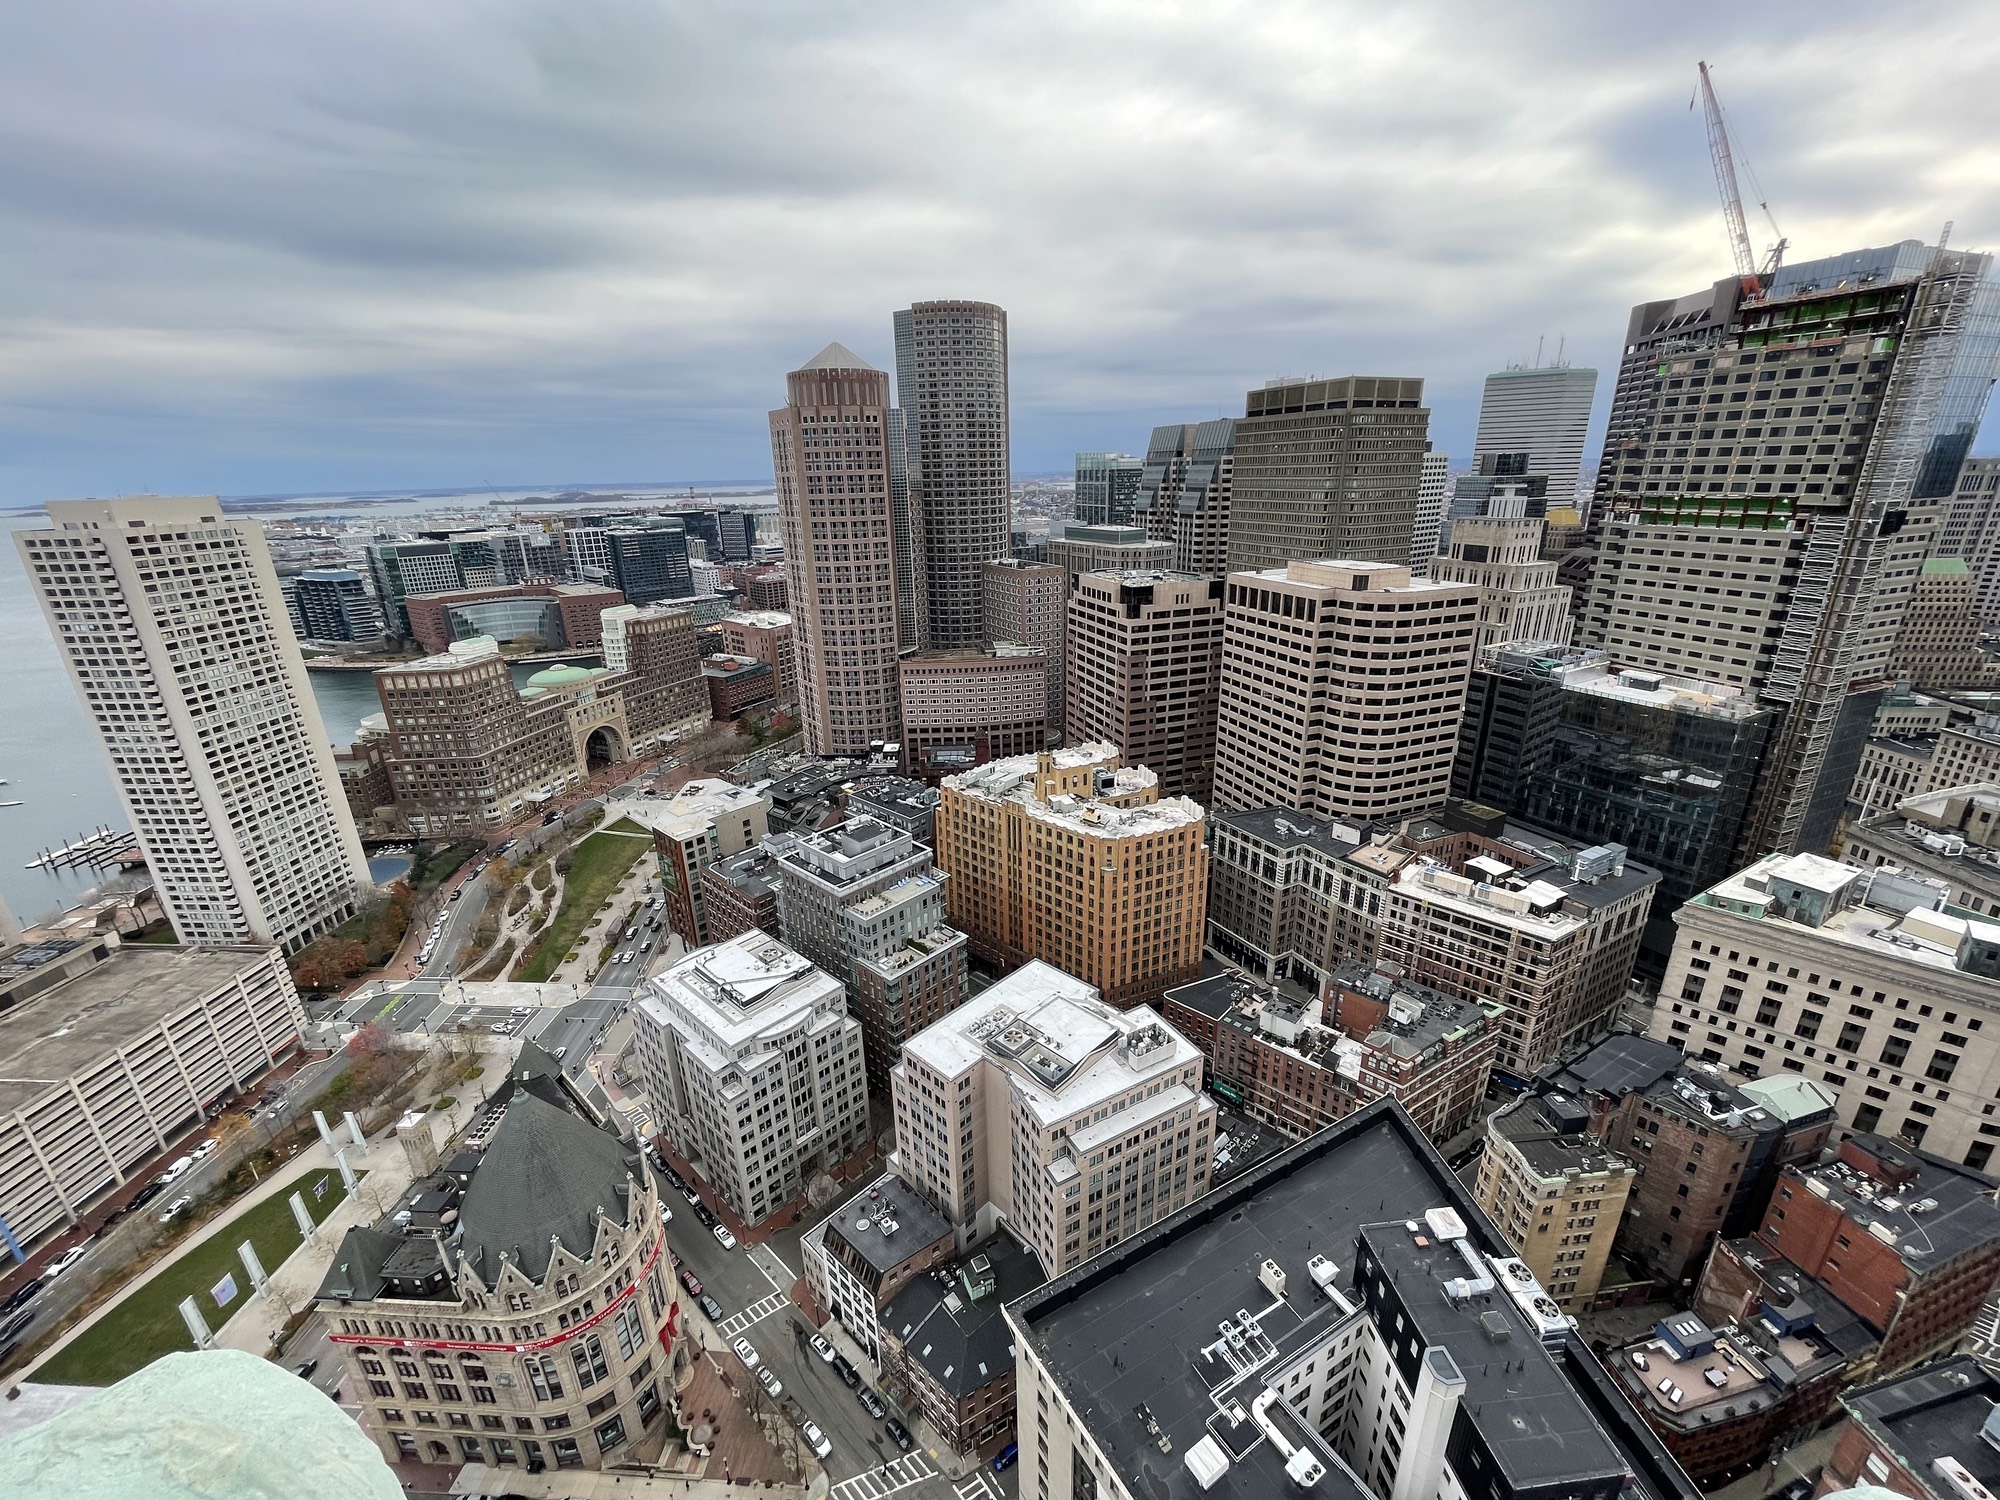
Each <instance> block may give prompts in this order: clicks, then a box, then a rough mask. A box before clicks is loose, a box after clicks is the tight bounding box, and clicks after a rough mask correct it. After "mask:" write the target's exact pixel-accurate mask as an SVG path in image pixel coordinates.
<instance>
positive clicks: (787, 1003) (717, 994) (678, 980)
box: [639, 928, 846, 1068]
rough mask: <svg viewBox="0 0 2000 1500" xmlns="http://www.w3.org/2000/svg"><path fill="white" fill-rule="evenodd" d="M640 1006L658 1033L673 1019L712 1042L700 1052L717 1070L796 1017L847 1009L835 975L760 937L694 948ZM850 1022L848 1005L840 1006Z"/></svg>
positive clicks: (658, 977)
mask: <svg viewBox="0 0 2000 1500" xmlns="http://www.w3.org/2000/svg"><path fill="white" fill-rule="evenodd" d="M639 993H640V996H641V999H640V1001H639V1005H640V1007H641V1009H643V1010H645V1011H646V1012H647V1013H648V1015H649V1016H651V1017H652V1019H653V1020H654V1021H655V1022H656V1023H657V1024H659V1025H663V1026H664V1025H669V1024H671V1021H670V1019H669V1018H670V1015H671V1014H672V1013H674V1012H678V1013H680V1014H681V1015H682V1016H683V1017H685V1018H687V1019H689V1020H691V1021H693V1022H694V1023H695V1024H696V1025H697V1026H698V1027H699V1028H700V1029H701V1030H702V1031H704V1032H706V1033H707V1035H708V1038H709V1040H708V1041H707V1042H705V1043H703V1044H701V1045H700V1047H699V1048H698V1050H700V1051H702V1052H703V1054H704V1058H705V1060H706V1061H707V1062H708V1063H709V1064H710V1065H711V1066H713V1067H717V1068H721V1067H725V1066H727V1065H728V1063H729V1062H730V1061H731V1059H732V1058H733V1056H734V1055H735V1054H736V1051H737V1049H738V1048H740V1047H743V1046H745V1045H746V1044H749V1043H753V1042H756V1041H758V1040H759V1039H760V1038H762V1037H764V1036H765V1035H766V1034H767V1033H769V1032H771V1031H773V1030H774V1029H784V1028H786V1027H788V1026H790V1025H791V1024H792V1018H794V1017H795V1016H796V1015H797V1013H798V1012H800V1011H803V1010H812V1009H820V1008H824V1007H827V1006H829V1005H830V1004H833V1003H834V1002H844V996H845V994H846V990H845V989H844V987H843V986H842V985H841V983H840V981H839V980H837V979H835V978H834V977H833V976H832V975H830V974H826V973H823V972H822V971H821V970H819V969H817V968H814V967H813V964H812V961H811V960H810V959H807V958H806V957H804V956H803V955H802V954H799V953H795V952H793V951H792V950H791V949H790V948H787V947H786V946H785V945H784V944H783V943H781V942H779V941H778V940H777V939H776V938H774V937H772V936H771V935H770V934H769V933H767V932H763V931H760V930H758V929H755V928H753V929H751V930H750V931H749V932H744V933H739V934H738V935H737V936H735V937H733V938H729V939H727V940H726V941H724V942H720V943H716V944H713V945H712V946H710V947H707V948H697V949H696V950H695V951H694V952H692V953H690V954H688V955H687V956H686V957H684V958H681V959H679V960H677V961H676V962H674V963H673V964H672V965H671V966H670V967H668V968H667V969H666V970H665V971H664V972H663V973H659V974H655V975H653V976H652V977H651V978H650V979H648V980H647V981H646V982H645V984H644V985H643V986H641V988H640V992H639ZM840 1009H841V1012H842V1014H845V1005H844V1003H842V1004H841V1005H840Z"/></svg>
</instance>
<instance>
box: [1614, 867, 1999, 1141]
mask: <svg viewBox="0 0 2000 1500" xmlns="http://www.w3.org/2000/svg"><path fill="white" fill-rule="evenodd" d="M1946 896H1947V890H1946V888H1945V887H1944V886H1943V885H1942V884H1941V883H1937V882H1933V881H1931V880H1929V879H1927V878H1925V877H1922V876H1918V875H1915V874H1911V873H1906V872H1903V871H1900V870H1898V869H1896V868H1894V867H1890V866H1881V867H1876V866H1870V867H1869V868H1867V869H1865V870H1864V869H1860V868H1857V867H1856V866H1853V865H1847V864H1837V863H1835V862H1834V861H1832V860H1830V859H1825V858H1823V857H1821V856H1819V855H1816V854H1797V855H1782V854H1774V855H1767V856H1766V857H1764V858H1763V859H1760V860H1757V861H1756V862H1755V863H1753V864H1751V865H1749V866H1748V867H1746V868H1745V869H1743V870H1741V871H1739V872H1737V873H1736V874H1734V875H1731V876H1729V877H1728V878H1727V879H1725V880H1723V881H1720V882H1718V883H1717V884H1716V885H1714V886H1711V887H1710V888H1709V889H1708V890H1705V891H1702V892H1700V893H1699V894H1697V895H1696V896H1695V897H1694V898H1693V899H1692V900H1690V901H1689V902H1688V903H1687V904H1686V905H1684V906H1683V907H1681V909H1680V910H1679V911H1678V912H1676V913H1675V915H1674V923H1675V926H1676V928H1677V929H1678V932H1677V941H1676V944H1675V947H1674V953H1673V959H1672V962H1671V963H1670V964H1669V965H1668V968H1667V974H1666V979H1665V981H1664V982H1663V984H1662V986H1661V989H1660V1002H1659V1006H1658V1008H1657V1009H1656V1010H1655V1012H1654V1017H1653V1023H1652V1026H1651V1027H1650V1030H1651V1032H1652V1034H1653V1035H1654V1036H1657V1037H1659V1038H1661V1039H1662V1040H1664V1041H1669V1042H1673V1043H1675V1044H1676V1045H1679V1046H1682V1047H1685V1048H1687V1050H1688V1051H1689V1052H1691V1053H1696V1054H1698V1055H1700V1056H1701V1057H1704V1058H1706V1059H1708V1060H1709V1061H1711V1062H1716V1063H1719V1064H1721V1065H1722V1066H1723V1067H1724V1068H1726V1069H1728V1070H1729V1071H1731V1072H1733V1073H1735V1074H1737V1075H1739V1076H1741V1077H1746V1078H1755V1077H1761V1076H1770V1077H1776V1076H1779V1075H1780V1073H1781V1072H1794V1073H1799V1074H1802V1075H1804V1076H1805V1077H1807V1078H1811V1079H1814V1080H1815V1081H1817V1082H1820V1083H1823V1084H1826V1085H1827V1086H1829V1087H1830V1088H1832V1089H1833V1090H1834V1091H1835V1092H1836V1093H1837V1094H1838V1095H1839V1096H1840V1119H1841V1123H1842V1124H1843V1125H1844V1126H1845V1127H1847V1128H1848V1129H1851V1130H1856V1131H1864V1132H1873V1131H1879V1132H1881V1133H1882V1134H1885V1135H1893V1136H1895V1137H1897V1138H1899V1139H1901V1140H1902V1141H1904V1142H1905V1143H1906V1144H1908V1145H1911V1146H1920V1147H1921V1148H1922V1149H1923V1150H1924V1151H1926V1152H1929V1153H1931V1154H1934V1155H1937V1156H1940V1157H1944V1158H1946V1159H1948V1160H1952V1161H1960V1162H1963V1163H1965V1164H1966V1165H1967V1166H1969V1167H1971V1168H1973V1169H1974V1170H1975V1171H1983V1170H1984V1169H1985V1167H1986V1165H1987V1163H1988V1162H1989V1161H1991V1159H1992V1156H1993V1150H1994V1144H1995V1142H1996V1141H2000V1126H1996V1125H1995V1123H1994V1122H1993V1120H1992V1119H1990V1118H1989V1117H1987V1116H1986V1115H1985V1113H1984V1107H1985V1106H1984V1105H1983V1104H1982V1103H1981V1101H1982V1100H1987V1101H1990V1100H1991V1099H1992V1097H1993V1091H1994V1089H1995V1088H2000V1056H1996V1052H1995V1048H1994V1045H1993V1043H1992V1042H1991V1041H1989V1040H1988V1039H1987V1035H1986V1033H1985V1032H1983V1031H1982V1030H1981V1029H1980V1028H1979V1027H1978V1026H1976V1025H1974V1023H1975V1022H1983V1021H1984V1020H1986V1019H1988V1018H1990V1017H1991V1015H1992V1010H1991V1006H1992V1005H1993V1003H1994V999H1995V996H1996V995H2000V957H1996V955H2000V928H1996V927H1995V926H1994V925H1993V924H1992V923H1991V922H1989V921H1987V920H1986V919H1985V918H1984V917H1982V916H1980V915H1977V914H1975V913H1973V912H1971V911H1969V910H1966V909H1964V908H1960V907H1955V906H1952V905H1950V904H1948V903H1947V901H1946ZM1795 969H1796V970H1797V971H1798V972H1797V973H1796V974H1794V973H1793V972H1792V971H1793V970H1795ZM1759 971H1761V972H1759Z"/></svg>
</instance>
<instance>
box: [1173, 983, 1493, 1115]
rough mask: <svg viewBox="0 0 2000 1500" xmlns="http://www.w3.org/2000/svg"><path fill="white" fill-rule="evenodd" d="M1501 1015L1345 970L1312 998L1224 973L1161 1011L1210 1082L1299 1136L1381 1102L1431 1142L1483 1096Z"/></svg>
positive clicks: (1177, 993)
mask: <svg viewBox="0 0 2000 1500" xmlns="http://www.w3.org/2000/svg"><path fill="white" fill-rule="evenodd" d="M1497 1011H1498V1008H1497V1007H1493V1008H1491V1009H1489V1008H1488V1007H1486V1006H1484V1005H1480V1004H1476V1003H1474V1002H1472V1001H1468V1000H1459V999H1455V998H1453V997H1452V996H1449V995H1444V994H1440V993H1439V992H1438V991H1436V990H1433V989H1429V988H1426V987H1425V986H1422V985H1414V984H1410V983H1408V982H1406V981H1404V980H1402V979H1401V978H1399V977H1398V976H1396V975H1394V974H1392V973H1384V972H1381V971H1378V970H1376V969H1374V968H1372V967H1370V966H1369V965H1368V964H1366V963H1353V964H1348V965H1346V966H1344V967H1343V968H1342V970H1341V971H1340V973H1339V974H1338V975H1337V976H1336V977H1335V978H1333V979H1331V980H1329V981H1328V982H1327V983H1326V984H1325V985H1323V986H1321V987H1320V990H1319V992H1318V994H1316V995H1314V996H1311V997H1310V998H1308V997H1306V996H1304V995H1301V994H1300V993H1298V992H1296V991H1293V992H1290V993H1285V992H1279V991H1273V990H1266V989H1262V988H1260V987H1258V986H1257V985H1255V984H1254V983H1253V982H1252V981H1250V980H1249V979H1247V978H1245V977H1244V976H1243V975H1242V974H1240V973H1236V972H1233V971H1232V972H1230V973H1226V974H1219V975H1212V976H1209V977H1207V978H1203V979H1197V980H1195V981H1194V982H1193V983H1192V984H1184V985H1181V986H1180V987H1178V988H1177V989H1171V990H1169V991H1167V993H1166V995H1165V997H1164V998H1163V999H1162V1000H1161V1002H1160V1014H1161V1016H1162V1017H1163V1018H1164V1019H1165V1020H1166V1022H1167V1024H1168V1025H1170V1026H1172V1027H1174V1028H1175V1030H1177V1031H1179V1032H1180V1033H1181V1034H1182V1035H1183V1036H1185V1037H1186V1038H1187V1039H1188V1040H1189V1041H1191V1042H1193V1043H1194V1044H1195V1045H1196V1046H1197V1047H1199V1048H1200V1049H1201V1054H1202V1059H1203V1061H1204V1062H1205V1063H1206V1064H1207V1067H1208V1087H1209V1090H1210V1092H1212V1093H1214V1094H1215V1095H1216V1096H1217V1097H1219V1098H1221V1099H1225V1100H1227V1101H1228V1102H1229V1103H1231V1104H1233V1105H1235V1106H1236V1107H1238V1108H1239V1109H1241V1110H1242V1111H1243V1112H1244V1113H1245V1114H1247V1115H1249V1116H1250V1117H1251V1118H1252V1119H1254V1120H1258V1121H1261V1122H1262V1123H1264V1124H1267V1125H1270V1126H1271V1127H1273V1128H1274V1129H1276V1130H1280V1131H1283V1132H1284V1133H1285V1134H1286V1135H1288V1136H1290V1137H1291V1138H1292V1139H1293V1140H1303V1139H1304V1138H1305V1137H1306V1136H1309V1135H1311V1134H1313V1133H1314V1132H1315V1131H1318V1130H1323V1129H1325V1128H1326V1127H1327V1126H1328V1125H1331V1124H1332V1123H1333V1122H1334V1121H1336V1120H1344V1119H1346V1118H1347V1116H1349V1115H1351V1114H1353V1113H1354V1112H1355V1111H1356V1110H1357V1109H1360V1108H1362V1107H1363V1106H1365V1105H1368V1104H1372V1103H1373V1102H1374V1101H1375V1100H1377V1099H1380V1098H1382V1097H1383V1096H1384V1095H1393V1096H1394V1097H1395V1098H1396V1099H1397V1101H1398V1102H1400V1103H1401V1104H1402V1106H1403V1107H1404V1109H1406V1110H1408V1111H1409V1113H1410V1116H1411V1118H1412V1119H1414V1120H1415V1121H1416V1122H1417V1124H1418V1126H1419V1127H1420V1128H1421V1129H1422V1130H1423V1131H1424V1133H1425V1134H1427V1135H1429V1136H1430V1137H1431V1139H1433V1140H1437V1141H1443V1140H1447V1139H1449V1138H1450V1137H1451V1136H1453V1135H1455V1134H1456V1133H1457V1132H1458V1131H1460V1130H1462V1129H1463V1128H1464V1127H1465V1126H1466V1124H1467V1123H1468V1122H1469V1121H1470V1120H1471V1118H1472V1115H1473V1112H1474V1111H1475V1109H1476V1108H1477V1107H1478V1105H1479V1102H1480V1100H1481V1099H1483V1098H1484V1097H1485V1093H1486V1083H1487V1077H1488V1074H1489V1073H1490V1071H1491V1069H1492V1065H1493V1048H1494V1041H1495V1031H1494V1028H1493V1018H1494V1016H1495V1015H1496V1014H1497Z"/></svg>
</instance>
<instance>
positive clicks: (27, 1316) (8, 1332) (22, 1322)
mask: <svg viewBox="0 0 2000 1500" xmlns="http://www.w3.org/2000/svg"><path fill="white" fill-rule="evenodd" d="M40 1316H41V1313H40V1312H39V1311H38V1310H37V1309H35V1308H32V1307H31V1308H29V1309H28V1310H27V1311H26V1312H20V1313H15V1314H14V1316H13V1317H11V1318H9V1319H8V1320H7V1321H6V1322H4V1323H0V1344H5V1343H9V1342H11V1341H12V1340H13V1337H14V1335H15V1334H17V1333H19V1332H20V1331H21V1330H22V1329H23V1328H26V1327H27V1326H28V1325H29V1324H30V1323H32V1322H34V1321H35V1319H37V1318H39V1317H40Z"/></svg>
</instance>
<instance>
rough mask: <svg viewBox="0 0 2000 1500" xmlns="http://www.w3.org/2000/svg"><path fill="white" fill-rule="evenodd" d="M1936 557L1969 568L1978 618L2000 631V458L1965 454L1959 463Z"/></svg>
mask: <svg viewBox="0 0 2000 1500" xmlns="http://www.w3.org/2000/svg"><path fill="white" fill-rule="evenodd" d="M1936 555H1937V556H1939V557H1956V558H1958V559H1959V560H1960V561H1962V562H1963V563H1964V564H1965V565H1966V567H1968V568H1970V569H1971V570H1972V579H1973V588H1974V591H1975V592H1976V594H1977V596H1978V600H1979V617H1980V618H1981V619H1982V620H1984V621H1985V622H1986V624H1987V626H1988V627H1989V628H1994V629H2000V456H1996V455H1990V454H1989V455H1986V456H1976V455H1975V456H1970V457H1968V458H1967V459H1966V460H1965V462H1964V463H1963V464H1961V465H1960V466H1959V470H1958V485H1957V487H1956V488H1955V489H1954V490H1953V491H1952V496H1951V505H1950V507H1949V508H1948V509H1947V510H1946V511H1945V514H1944V524H1943V525H1942V526H1941V527H1940V528H1939V530H1938V543H1937V554H1936Z"/></svg>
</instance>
